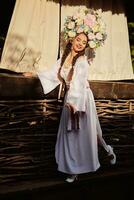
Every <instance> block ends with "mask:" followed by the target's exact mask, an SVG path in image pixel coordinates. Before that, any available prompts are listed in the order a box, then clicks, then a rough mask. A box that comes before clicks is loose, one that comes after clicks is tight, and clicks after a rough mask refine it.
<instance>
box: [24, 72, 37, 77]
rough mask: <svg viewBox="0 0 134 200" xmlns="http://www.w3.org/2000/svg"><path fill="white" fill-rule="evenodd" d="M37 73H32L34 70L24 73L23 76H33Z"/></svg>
mask: <svg viewBox="0 0 134 200" xmlns="http://www.w3.org/2000/svg"><path fill="white" fill-rule="evenodd" d="M34 75H35V74H34V73H32V72H24V73H23V76H25V77H33V76H34Z"/></svg>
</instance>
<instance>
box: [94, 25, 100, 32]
mask: <svg viewBox="0 0 134 200" xmlns="http://www.w3.org/2000/svg"><path fill="white" fill-rule="evenodd" d="M99 28H100V27H99V24H97V23H95V25H94V26H93V27H92V29H93V32H94V33H96V32H99Z"/></svg>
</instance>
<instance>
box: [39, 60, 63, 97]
mask: <svg viewBox="0 0 134 200" xmlns="http://www.w3.org/2000/svg"><path fill="white" fill-rule="evenodd" d="M59 67H60V59H59V60H57V62H56V63H55V64H54V65H53V66H52V67H51V68H50V69H47V70H44V71H38V72H37V76H38V78H39V79H40V82H41V85H42V87H43V91H44V94H47V93H49V92H51V91H52V90H53V89H55V88H56V87H57V86H58V85H59V84H60V81H59V79H58V77H57V73H58V69H59Z"/></svg>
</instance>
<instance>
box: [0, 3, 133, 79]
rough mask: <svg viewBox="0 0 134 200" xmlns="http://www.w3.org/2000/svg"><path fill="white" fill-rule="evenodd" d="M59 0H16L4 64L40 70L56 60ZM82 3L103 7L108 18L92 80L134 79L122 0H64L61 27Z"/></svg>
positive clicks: (20, 69)
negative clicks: (105, 34) (104, 38)
mask: <svg viewBox="0 0 134 200" xmlns="http://www.w3.org/2000/svg"><path fill="white" fill-rule="evenodd" d="M59 2H60V1H58V0H57V1H51V0H40V1H36V0H30V1H27V0H17V1H16V5H15V8H14V12H13V16H12V19H11V23H10V26H9V30H8V34H7V37H6V41H5V45H4V49H3V53H2V58H1V63H0V67H1V68H6V69H10V70H14V71H17V72H22V71H37V70H40V69H43V68H49V67H50V66H52V64H53V63H55V61H56V60H57V57H58V50H59V49H58V48H59V35H60V34H59V27H60V3H59ZM80 6H82V7H87V8H94V9H100V11H102V17H103V19H104V21H105V22H106V27H107V40H106V42H105V44H104V46H103V47H100V48H98V49H97V51H96V57H95V59H94V60H93V63H91V68H90V74H89V80H124V79H133V78H134V74H133V69H132V62H131V56H130V46H129V38H128V27H127V18H126V15H125V11H124V7H123V1H122V0H117V1H116V4H115V1H113V0H109V1H107V0H96V1H94V0H84V1H80V0H77V1H75V0H64V1H61V29H62V28H63V23H64V19H65V17H66V16H67V15H72V13H73V12H74V11H75V9H77V8H79V7H80Z"/></svg>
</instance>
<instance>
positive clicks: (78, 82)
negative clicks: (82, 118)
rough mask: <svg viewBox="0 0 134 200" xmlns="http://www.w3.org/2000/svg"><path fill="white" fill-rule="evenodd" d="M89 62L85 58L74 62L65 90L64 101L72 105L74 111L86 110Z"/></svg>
mask: <svg viewBox="0 0 134 200" xmlns="http://www.w3.org/2000/svg"><path fill="white" fill-rule="evenodd" d="M88 68H89V64H88V62H87V60H86V59H83V60H81V61H79V62H77V63H76V65H75V67H74V74H73V77H72V81H71V83H70V88H69V90H68V92H67V97H66V103H68V104H70V105H72V106H73V107H74V108H75V110H76V111H80V112H85V110H86V90H87V79H88Z"/></svg>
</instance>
